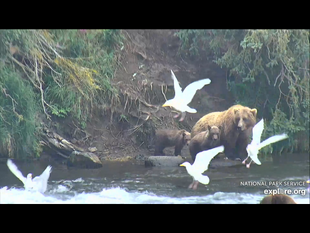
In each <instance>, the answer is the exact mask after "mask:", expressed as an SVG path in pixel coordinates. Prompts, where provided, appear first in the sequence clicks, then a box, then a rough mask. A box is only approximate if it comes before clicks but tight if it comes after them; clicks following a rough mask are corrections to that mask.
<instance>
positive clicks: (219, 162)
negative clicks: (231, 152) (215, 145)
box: [209, 158, 245, 168]
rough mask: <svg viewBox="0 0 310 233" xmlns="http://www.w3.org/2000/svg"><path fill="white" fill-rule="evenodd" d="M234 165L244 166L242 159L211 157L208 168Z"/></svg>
mask: <svg viewBox="0 0 310 233" xmlns="http://www.w3.org/2000/svg"><path fill="white" fill-rule="evenodd" d="M234 166H245V165H244V164H242V161H238V160H231V159H224V158H220V159H212V160H211V162H210V165H209V168H221V167H234Z"/></svg>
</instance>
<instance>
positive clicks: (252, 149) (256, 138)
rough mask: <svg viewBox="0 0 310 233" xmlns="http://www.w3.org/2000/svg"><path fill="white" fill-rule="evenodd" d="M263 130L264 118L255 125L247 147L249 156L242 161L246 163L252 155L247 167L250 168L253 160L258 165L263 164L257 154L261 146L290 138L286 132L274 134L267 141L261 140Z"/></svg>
mask: <svg viewBox="0 0 310 233" xmlns="http://www.w3.org/2000/svg"><path fill="white" fill-rule="evenodd" d="M263 130H264V119H261V120H260V121H259V122H258V123H257V124H256V125H255V126H254V127H253V130H252V133H253V135H252V138H253V139H252V142H251V143H250V144H249V145H247V147H246V151H247V152H248V157H246V158H245V160H243V161H242V163H243V164H245V161H246V160H247V159H248V158H249V157H250V158H251V161H250V163H248V164H246V167H247V168H250V165H251V163H252V161H254V162H255V163H256V164H257V165H261V162H260V161H259V159H258V158H257V154H258V152H259V150H260V149H261V148H263V147H265V146H267V145H269V144H271V143H275V142H278V141H281V140H284V139H286V138H288V136H287V134H285V133H284V134H280V135H275V136H272V137H270V138H268V139H266V140H265V141H263V142H260V140H261V136H262V132H263Z"/></svg>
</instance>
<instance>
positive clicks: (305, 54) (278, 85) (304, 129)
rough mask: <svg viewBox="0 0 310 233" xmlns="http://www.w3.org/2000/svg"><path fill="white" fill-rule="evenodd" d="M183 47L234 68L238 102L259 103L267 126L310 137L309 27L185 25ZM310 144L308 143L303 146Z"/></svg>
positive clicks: (233, 84)
mask: <svg viewBox="0 0 310 233" xmlns="http://www.w3.org/2000/svg"><path fill="white" fill-rule="evenodd" d="M177 35H178V36H179V38H180V40H181V46H180V53H185V54H187V55H189V56H194V57H195V56H196V57H197V56H198V57H200V58H201V59H203V58H205V59H212V60H213V61H214V62H215V63H216V64H218V65H219V66H220V67H222V68H226V69H229V70H230V74H229V75H230V76H234V77H235V79H234V81H231V80H230V81H228V83H227V86H228V88H229V91H231V92H232V93H233V95H234V96H235V99H236V103H240V104H243V105H246V106H249V107H256V108H257V109H258V117H259V118H261V117H264V118H265V119H267V120H268V122H270V123H269V124H267V126H266V128H267V129H268V130H267V131H266V132H267V133H270V136H271V133H272V134H277V133H281V132H288V133H289V135H290V138H291V140H290V143H288V147H291V148H293V147H294V143H295V144H296V140H295V139H294V138H295V137H297V134H298V135H300V133H302V134H304V138H306V139H307V140H309V36H310V34H309V30H180V31H179V32H178V33H177ZM303 150H304V151H308V150H309V143H308V144H307V146H305V147H304V148H303Z"/></svg>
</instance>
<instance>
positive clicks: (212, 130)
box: [208, 125, 222, 142]
mask: <svg viewBox="0 0 310 233" xmlns="http://www.w3.org/2000/svg"><path fill="white" fill-rule="evenodd" d="M221 130H222V126H218V127H217V126H210V125H208V131H209V134H208V137H209V139H211V140H212V141H213V142H216V141H219V140H220V135H221Z"/></svg>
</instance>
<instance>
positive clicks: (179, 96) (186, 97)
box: [163, 70, 211, 121]
mask: <svg viewBox="0 0 310 233" xmlns="http://www.w3.org/2000/svg"><path fill="white" fill-rule="evenodd" d="M171 77H172V79H173V85H174V98H173V99H171V100H167V101H166V103H164V104H163V107H168V106H170V107H173V108H174V109H176V110H178V111H180V112H181V113H182V117H181V118H180V121H183V120H184V118H185V115H186V112H190V113H196V112H197V110H196V109H194V108H190V107H188V106H187V105H188V104H189V103H190V102H191V101H192V99H193V97H194V95H195V94H196V91H197V90H200V89H201V88H203V87H204V86H205V85H207V84H210V83H211V80H210V79H208V78H206V79H202V80H199V81H196V82H193V83H191V84H189V85H188V86H187V87H186V88H185V89H184V91H183V92H182V88H181V87H180V85H179V82H178V80H177V78H176V77H175V75H174V73H173V71H172V70H171ZM179 116H180V114H177V115H175V116H174V118H177V117H179Z"/></svg>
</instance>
